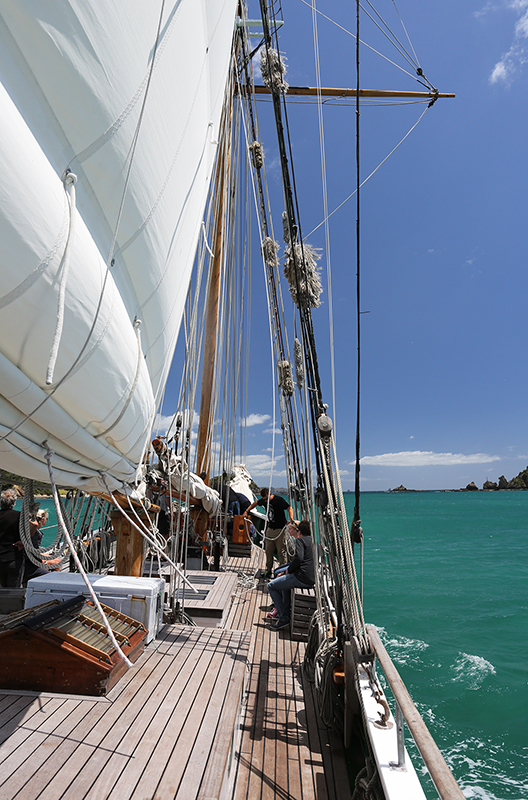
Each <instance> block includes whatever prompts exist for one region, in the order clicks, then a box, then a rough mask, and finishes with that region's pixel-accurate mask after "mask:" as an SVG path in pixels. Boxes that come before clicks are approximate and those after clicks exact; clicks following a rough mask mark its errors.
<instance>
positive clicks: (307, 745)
mask: <svg viewBox="0 0 528 800" xmlns="http://www.w3.org/2000/svg"><path fill="white" fill-rule="evenodd" d="M261 555H262V553H261V552H259V551H256V552H255V553H254V554H253V557H252V558H251V559H247V558H239V559H237V558H230V560H229V565H228V571H230V572H232V573H235V574H237V573H238V575H237V581H238V583H237V586H236V589H235V595H234V599H233V602H232V604H231V607H230V609H229V612H228V614H227V619H226V624H225V627H224V628H223V629H220V628H203V627H186V626H165V628H164V629H163V630H162V631H161V633H160V635H159V637H158V639H157V640H155V641H153V642H152V643H151V644H150V645H149V646H148V647H147V648H146V650H145V653H144V654H143V656H142V657H141V659H140V660H139V661H138V663H137V665H136V666H135V667H134V668H133V669H132V670H129V672H128V673H127V674H126V675H125V676H124V678H122V680H121V681H120V682H119V683H118V684H117V686H116V687H114V689H112V690H111V692H110V693H109V695H108V697H106V698H103V699H96V698H93V699H92V698H89V699H86V698H83V697H71V696H65V695H50V694H44V693H42V694H34V693H20V692H18V693H8V692H2V691H0V800H15V798H17V799H18V800H31V799H32V798H42V799H45V800H59V798H60V799H61V800H81V798H90V799H91V800H129V798H130V799H131V798H133V799H134V800H174V799H175V798H177V799H178V800H212V799H213V798H219V800H242V799H243V798H244V799H245V800H290V798H291V800H309V799H311V798H314V800H350V796H351V793H350V789H349V786H348V779H347V775H346V769H345V765H344V759H343V753H342V748H341V745H340V743H339V742H338V741H336V740H334V739H333V738H332V736H331V735H330V734H329V732H328V731H327V729H326V728H325V727H324V726H322V725H321V724H320V723H318V721H317V715H316V713H315V707H314V700H313V697H312V692H311V687H310V686H305V685H304V684H303V678H302V668H301V664H302V659H303V654H304V647H305V645H304V643H303V642H298V641H292V640H291V639H290V636H289V633H288V632H287V631H284V630H283V631H280V632H278V633H276V632H275V631H272V630H271V628H270V625H269V624H268V622H267V621H266V612H267V609H268V607H269V599H268V594H267V591H266V585H265V583H263V582H260V583H259V581H258V580H257V579H255V578H254V576H255V574H256V572H257V570H258V568H259V567H261V566H262V564H261V563H260V562H259V558H261ZM247 665H249V669H248V666H247ZM244 683H245V689H246V692H245V695H244V697H243V698H241V694H242V689H243V687H244ZM241 699H242V700H243V702H242V704H241V702H240V701H241ZM237 737H238V739H237Z"/></svg>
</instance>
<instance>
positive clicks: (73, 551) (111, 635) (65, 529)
mask: <svg viewBox="0 0 528 800" xmlns="http://www.w3.org/2000/svg"><path fill="white" fill-rule="evenodd" d="M43 447H44V448H45V449H46V461H47V464H48V472H49V478H50V483H51V488H52V491H53V502H54V504H55V513H56V514H57V522H58V524H59V525H60V526H61V527H62V530H63V532H64V538H65V539H66V541H67V542H68V545H69V546H70V551H71V555H72V558H73V560H74V561H75V564H76V566H77V569H78V570H79V572H80V574H81V576H82V579H83V581H84V583H85V584H86V588H87V589H88V592H89V593H90V595H91V598H92V600H93V603H94V605H95V607H96V608H97V610H98V612H99V614H100V616H101V620H102V622H103V625H104V626H105V628H106V631H107V633H108V636H109V638H110V640H111V642H112V644H113V645H114V647H115V650H116V652H117V654H118V655H119V658H121V660H122V661H124V663H125V664H126V665H127V667H132V662H131V661H129V659H128V658H127V657H126V655H125V654H124V653H123V651H122V650H121V648H120V646H119V643H118V641H117V639H116V637H115V635H114V632H113V630H112V627H111V625H110V623H109V622H108V619H107V617H106V614H105V613H104V611H103V608H102V606H101V603H100V602H99V599H98V597H97V595H96V594H95V591H94V589H93V586H92V584H91V583H90V581H89V580H88V576H87V574H86V572H85V571H84V568H83V565H82V564H81V561H80V559H79V556H78V555H77V552H76V549H75V547H74V544H73V540H72V538H71V536H70V533H69V530H68V527H67V526H66V523H65V521H64V518H63V516H62V509H61V505H60V502H59V499H58V498H59V493H58V491H57V487H56V485H55V478H54V475H53V467H52V465H51V459H52V458H53V455H54V452H53V450H52V449H51V448H50V447H49V446H48V445H47V444H46V443H44V444H43Z"/></svg>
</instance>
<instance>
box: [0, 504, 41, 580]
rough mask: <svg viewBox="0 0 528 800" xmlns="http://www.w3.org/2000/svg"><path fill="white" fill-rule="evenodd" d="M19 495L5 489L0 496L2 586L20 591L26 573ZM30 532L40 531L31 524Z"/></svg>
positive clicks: (0, 568)
mask: <svg viewBox="0 0 528 800" xmlns="http://www.w3.org/2000/svg"><path fill="white" fill-rule="evenodd" d="M17 499H18V498H17V493H16V492H15V490H14V489H5V490H4V491H3V492H2V494H1V495H0V586H2V587H3V588H4V589H20V587H21V586H22V575H23V572H24V545H23V544H22V542H21V540H20V529H19V528H20V511H15V509H14V505H15V503H16V501H17ZM29 527H30V531H31V533H33V532H34V531H36V530H38V526H37V524H36V522H30V524H29Z"/></svg>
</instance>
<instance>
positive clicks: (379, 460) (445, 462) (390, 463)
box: [360, 450, 501, 467]
mask: <svg viewBox="0 0 528 800" xmlns="http://www.w3.org/2000/svg"><path fill="white" fill-rule="evenodd" d="M500 460H501V459H500V457H499V456H489V455H487V454H486V453H474V454H472V455H469V456H465V455H463V454H462V453H433V452H432V451H422V450H413V451H403V452H401V453H383V454H382V455H379V456H363V458H362V459H361V462H360V463H361V464H362V465H369V466H376V467H431V466H435V467H436V466H453V465H455V464H488V463H490V462H492V461H500Z"/></svg>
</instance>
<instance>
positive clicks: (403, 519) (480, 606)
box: [346, 492, 528, 800]
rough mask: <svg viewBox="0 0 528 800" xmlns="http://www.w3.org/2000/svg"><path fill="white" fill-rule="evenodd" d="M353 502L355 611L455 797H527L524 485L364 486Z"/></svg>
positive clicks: (527, 495) (527, 503) (527, 513)
mask: <svg viewBox="0 0 528 800" xmlns="http://www.w3.org/2000/svg"><path fill="white" fill-rule="evenodd" d="M346 502H347V507H348V504H350V507H349V511H350V516H352V509H353V496H352V495H346ZM360 510H361V519H362V526H363V532H364V538H365V564H364V574H365V578H364V581H365V585H364V607H365V619H366V621H367V622H370V623H373V624H374V625H376V626H378V627H379V628H380V633H381V636H382V639H383V641H384V644H385V646H386V648H387V650H388V652H389V654H390V656H391V658H392V660H393V661H394V663H395V665H396V668H397V669H398V671H399V673H400V675H401V676H402V678H403V680H404V682H405V684H406V686H407V688H408V690H409V692H410V694H411V697H412V698H413V700H414V702H415V703H416V705H417V707H418V709H419V711H420V713H421V714H422V717H423V718H424V720H425V722H426V724H427V726H428V727H429V730H430V731H431V733H432V735H433V737H434V739H435V741H436V743H437V745H438V746H439V748H440V750H441V751H442V753H443V755H444V757H445V759H446V761H447V763H448V764H449V766H450V767H451V769H452V770H453V772H454V774H455V777H456V778H457V780H458V781H459V783H460V785H461V787H462V790H463V793H464V795H465V796H466V797H467V798H483V799H484V798H485V800H526V799H527V798H528V727H527V714H528V598H527V590H528V492H471V493H466V492H460V493H459V492H417V493H405V494H403V493H402V494H384V493H366V494H364V495H362V497H361V503H360ZM409 738H410V737H409V735H408V734H407V739H409ZM408 746H409V745H408ZM409 749H410V752H411V753H412V750H413V748H412V746H411V747H410V748H409ZM413 760H414V763H415V765H416V764H417V763H418V761H417V760H416V759H413ZM418 771H419V770H418ZM419 772H420V771H419ZM427 782H429V783H427ZM424 786H425V787H426V792H427V796H428V797H430V798H436V797H437V794H436V792H435V790H434V788H432V785H431V784H430V781H429V778H428V776H426V779H425V780H424Z"/></svg>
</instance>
